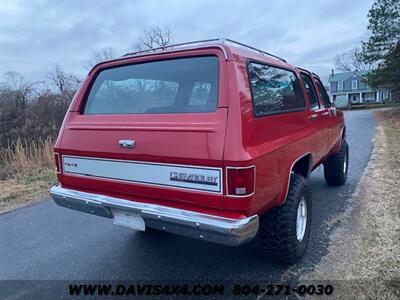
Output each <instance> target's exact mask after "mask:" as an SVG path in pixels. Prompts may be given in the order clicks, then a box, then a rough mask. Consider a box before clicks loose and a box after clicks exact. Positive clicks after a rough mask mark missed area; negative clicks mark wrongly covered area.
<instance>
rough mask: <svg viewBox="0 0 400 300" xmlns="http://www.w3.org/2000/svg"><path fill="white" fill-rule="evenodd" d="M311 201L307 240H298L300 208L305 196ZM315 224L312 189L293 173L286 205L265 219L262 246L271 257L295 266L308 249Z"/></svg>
mask: <svg viewBox="0 0 400 300" xmlns="http://www.w3.org/2000/svg"><path fill="white" fill-rule="evenodd" d="M302 196H303V197H304V198H305V199H306V201H307V227H306V233H305V235H304V237H303V240H302V241H301V242H299V241H298V240H297V237H296V229H295V228H296V217H297V207H298V204H299V201H300V198H301V197H302ZM310 222H311V201H310V190H309V188H308V185H307V182H306V180H305V178H304V177H303V176H301V175H298V174H292V176H291V179H290V186H289V192H288V195H287V198H286V202H285V203H284V204H283V205H282V206H280V207H277V208H275V209H273V210H272V211H271V212H269V213H268V214H266V215H265V216H263V217H262V218H261V228H260V229H261V230H260V237H261V245H262V248H263V251H264V254H266V255H267V256H269V257H272V258H276V259H277V260H279V261H281V262H284V263H289V264H293V263H295V262H296V261H297V260H299V259H300V258H301V257H302V256H303V255H304V252H305V250H306V248H307V243H308V238H309V232H310Z"/></svg>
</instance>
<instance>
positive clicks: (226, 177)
mask: <svg viewBox="0 0 400 300" xmlns="http://www.w3.org/2000/svg"><path fill="white" fill-rule="evenodd" d="M250 168H254V187H253V192H252V193H251V194H247V195H232V194H229V193H228V170H229V169H233V170H238V169H250ZM225 186H226V195H227V196H228V197H232V198H245V197H250V196H253V195H254V194H255V193H256V165H251V166H247V167H226V171H225Z"/></svg>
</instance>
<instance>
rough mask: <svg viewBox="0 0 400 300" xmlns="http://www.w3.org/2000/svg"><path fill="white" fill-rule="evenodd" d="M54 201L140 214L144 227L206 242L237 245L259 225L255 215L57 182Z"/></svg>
mask: <svg viewBox="0 0 400 300" xmlns="http://www.w3.org/2000/svg"><path fill="white" fill-rule="evenodd" d="M50 194H51V196H52V198H53V199H54V201H55V202H56V204H58V205H59V206H62V207H66V208H70V209H74V210H78V211H81V212H86V213H91V214H94V215H98V216H102V217H107V218H113V215H112V210H111V209H112V208H117V209H119V210H126V211H131V212H134V213H136V214H138V215H140V216H141V217H142V218H143V219H144V221H145V223H146V226H147V227H152V228H155V229H159V230H162V231H167V232H171V233H176V234H180V235H184V236H188V237H192V238H198V239H203V240H206V241H209V242H214V243H218V244H224V245H229V246H237V245H240V244H243V243H246V242H249V241H251V240H252V239H253V238H254V237H255V235H256V233H257V231H258V225H259V218H258V215H253V216H251V217H248V218H243V219H231V218H225V217H220V216H215V215H210V214H203V213H198V212H194V211H189V210H183V209H177V208H172V207H167V206H161V205H156V204H149V203H141V202H136V201H129V200H124V199H121V198H116V197H109V196H104V195H100V194H94V193H87V192H80V191H76V190H72V189H67V188H63V187H61V186H59V185H56V186H53V187H52V188H51V189H50Z"/></svg>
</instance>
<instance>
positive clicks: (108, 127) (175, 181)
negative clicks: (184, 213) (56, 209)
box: [59, 63, 227, 208]
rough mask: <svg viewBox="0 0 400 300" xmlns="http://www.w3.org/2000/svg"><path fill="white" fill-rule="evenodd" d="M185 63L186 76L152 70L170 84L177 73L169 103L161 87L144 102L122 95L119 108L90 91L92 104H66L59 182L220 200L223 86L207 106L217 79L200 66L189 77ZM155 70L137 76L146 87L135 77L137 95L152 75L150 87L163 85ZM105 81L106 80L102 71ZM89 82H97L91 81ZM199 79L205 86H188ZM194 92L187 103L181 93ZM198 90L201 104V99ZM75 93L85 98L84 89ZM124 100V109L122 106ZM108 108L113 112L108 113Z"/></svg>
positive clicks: (149, 196)
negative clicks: (211, 83) (133, 103)
mask: <svg viewBox="0 0 400 300" xmlns="http://www.w3.org/2000/svg"><path fill="white" fill-rule="evenodd" d="M180 65H181V66H182V63H180ZM146 67H147V66H146ZM189 67H190V66H189ZM136 69H137V68H136ZM185 71H186V74H184V76H181V75H179V76H178V75H174V74H172V73H173V72H172V73H171V72H170V73H168V74H162V73H163V69H162V70H160V71H157V76H160V77H157V80H158V78H163V80H164V78H168V85H171V86H172V84H171V82H172V80H173V79H174V80H175V77H174V76H177V77H176V80H177V81H179V85H177V90H176V95H175V96H174V103H173V107H174V108H171V107H170V106H168V105H164V98H163V97H169V98H171V95H166V96H165V92H164V91H163V92H164V94H163V93H161V92H160V93H159V94H157V95H156V96H154V95H153V94H152V95H150V96H151V97H152V98H150V97H148V98H145V99H146V101H151V102H152V103H151V107H150V108H149V107H148V106H149V105H148V104H145V105H144V108H143V107H142V106H143V105H142V106H140V105H139V106H137V105H136V106H135V107H130V105H131V103H130V102H129V101H130V99H128V100H129V101H127V100H124V101H125V102H124V103H122V105H123V106H121V107H122V110H121V109H120V108H118V105H121V103H119V104H118V103H117V104H115V105H114V104H113V105H111V106H107V105H108V104H105V103H100V105H99V106H98V107H96V103H95V102H93V99H91V98H90V97H92V96H91V95H90V94H88V93H86V94H87V95H88V96H87V97H88V99H90V100H87V101H92V102H93V103H95V104H93V103H91V104H90V105H91V107H90V109H91V110H90V109H87V108H85V107H84V106H82V105H80V109H79V110H76V111H75V110H74V107H76V105H75V106H74V105H72V109H71V111H70V112H69V114H68V116H67V119H66V123H65V126H64V130H63V133H62V139H61V147H60V157H61V165H62V174H60V175H59V179H60V181H61V184H62V185H64V186H68V187H71V188H77V189H81V190H91V191H93V190H97V191H101V192H103V193H109V194H125V195H126V196H127V197H126V198H127V199H134V200H136V201H144V202H157V203H160V201H161V203H163V202H171V201H172V202H184V203H187V204H194V205H200V206H208V207H215V208H222V205H223V199H222V198H223V172H222V155H223V147H224V138H225V130H226V120H227V108H225V107H220V106H221V105H220V103H221V102H223V101H220V100H221V98H223V97H225V92H224V89H223V88H221V86H220V87H219V89H217V90H214V92H215V97H218V102H217V103H216V104H215V107H214V109H213V108H212V107H211V108H210V107H209V105H210V103H209V102H210V101H211V102H212V101H217V100H216V99H214V100H212V99H211V98H212V95H211V93H212V90H213V89H214V88H215V87H212V86H208V83H207V82H204V81H207V79H206V78H203V77H204V74H203V73H202V71H199V72H200V73H199V74H200V75H198V78H197V77H196V76H197V75H196V76H194V77H196V78H194V79H192V80H191V81H190V77H191V75H190V70H185ZM219 71H220V72H219V75H220V80H219V81H217V82H219V85H220V82H221V68H220V70H219ZM135 72H136V71H135ZM153 73H154V72H153ZM153 73H152V72H151V70H150V71H149V72H148V73H146V74H144V75H143V77H140V82H139V84H140V85H144V87H143V86H139V87H136V85H135V88H134V89H135V93H137V89H138V88H141V89H142V93H143V94H141V95H147V94H145V93H146V92H143V91H146V89H149V86H148V85H149V83H148V82H149V81H150V80H151V86H150V89H152V91H153V90H154V86H155V84H158V85H161V86H162V87H161V89H163V87H164V86H163V84H164V82H161V83H160V82H156V83H154V78H153V77H154V75H153ZM159 73H161V75H158V74H159ZM99 74H100V75H97V78H100V76H102V73H99ZM132 74H133V73H132ZM135 74H136V73H135ZM171 74H172V75H171ZM111 75H112V74H111ZM111 75H107V76H111ZM112 76H114V77H112V80H115V81H116V82H118V84H119V85H121V83H124V82H126V81H125V77H118V78H116V77H115V75H112ZM124 76H126V74H124ZM135 76H139V75H137V74H136V75H135ZM152 76H153V77H152ZM182 78H185V79H182ZM188 78H189V79H188ZM96 80H98V79H96ZM182 80H183V81H182ZM196 80H197V81H196ZM103 82H106V81H104V79H103ZM199 82H200V83H199ZM134 83H135V84H136V82H134ZM107 84H108V85H110V83H107ZM112 84H114V83H112ZM146 84H147V86H146ZM174 84H175V83H174ZM131 85H132V83H130V85H129V88H130V87H131ZM92 86H93V87H92V89H95V87H96V82H95V83H94V84H92ZM99 86H100V87H97V91H101V92H102V93H103V94H104V92H103V91H102V90H101V89H102V88H103V87H102V85H101V84H100V85H99ZM178 86H179V88H178ZM181 86H184V87H186V86H190V89H191V92H190V93H189V94H188V92H187V91H184V90H183V91H182V89H181V88H180V87H181ZM199 86H200V87H203V90H202V91H200V93H199V92H198V91H194V90H195V89H196V88H197V89H198V88H199ZM118 88H120V87H119V86H118ZM125 88H126V87H125V86H124V89H125ZM157 88H159V86H157ZM217 88H218V87H217ZM113 89H115V88H113ZM168 89H170V86H168ZM113 91H114V90H113ZM124 91H125V90H124ZM157 91H158V90H157ZM201 92H202V93H203V94H202V93H201ZM194 93H197V94H196V95H197V96H198V97H197V96H196V97H197V98H198V99H195V101H197V102H198V103H195V105H191V106H190V107H189V108H187V106H185V103H184V101H185V99H186V98H187V97H189V98H190V99H191V100H190V101H193V99H192V98H193V97H194V96H193V95H194ZM103 94H102V97H103V96H104V95H103ZM185 94H186V96H185ZM107 95H108V94H107ZM110 95H111V94H110ZM135 95H136V94H135ZM190 95H191V96H190ZM201 95H203V98H204V99H203V100H204V101H206V102H207V103H205V105H207V106H201V105H202V103H201V101H202V99H201V97H202V96H201ZM146 97H147V96H146ZM157 97H158V98H160V99H162V101H163V103H162V104H163V105H161V107H157V104H158V103H157V101H159V100H157V99H156V98H157ZM103 98H104V97H103ZM103 98H102V99H103ZM109 99H111V100H113V101H116V102H118V101H120V99H121V95H118V96H117V97H116V96H115V95H114V94H112V95H111V96H109V98H106V101H108V100H109ZM149 99H150V100H149ZM210 99H211V100H210ZM78 100H79V99H78ZM80 101H82V103H84V101H85V99H84V97H82V99H80ZM99 101H100V100H99ZM101 101H103V100H101ZM121 101H122V100H121ZM160 101H161V100H160ZM178 102H179V103H178ZM177 103H178V104H177ZM199 103H200V104H199ZM198 104H199V105H198ZM146 105H147V106H146ZM86 106H88V104H86ZM177 107H178V108H177ZM125 108H126V112H128V113H125V111H124V109H125ZM96 109H97V111H96ZM107 109H108V110H110V111H111V112H110V113H108V111H107ZM129 110H132V111H133V112H132V111H129ZM197 110H199V111H197Z"/></svg>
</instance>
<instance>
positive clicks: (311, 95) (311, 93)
mask: <svg viewBox="0 0 400 300" xmlns="http://www.w3.org/2000/svg"><path fill="white" fill-rule="evenodd" d="M301 77H302V78H303V82H304V86H305V88H306V91H307V95H308V99H309V100H310V108H311V109H312V110H315V109H318V108H319V102H318V98H317V94H316V93H315V90H314V87H313V84H312V79H311V77H310V76H308V75H307V74H303V73H301Z"/></svg>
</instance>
